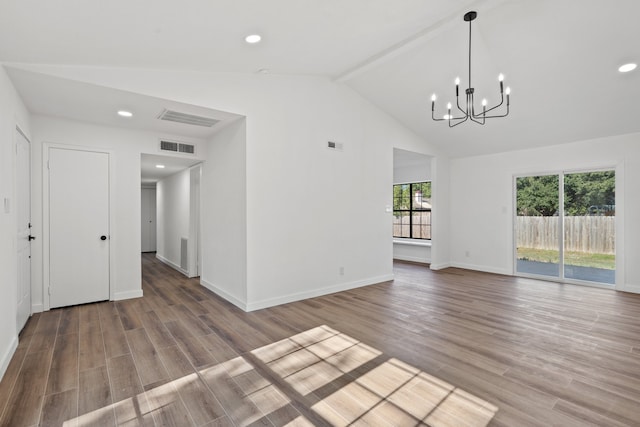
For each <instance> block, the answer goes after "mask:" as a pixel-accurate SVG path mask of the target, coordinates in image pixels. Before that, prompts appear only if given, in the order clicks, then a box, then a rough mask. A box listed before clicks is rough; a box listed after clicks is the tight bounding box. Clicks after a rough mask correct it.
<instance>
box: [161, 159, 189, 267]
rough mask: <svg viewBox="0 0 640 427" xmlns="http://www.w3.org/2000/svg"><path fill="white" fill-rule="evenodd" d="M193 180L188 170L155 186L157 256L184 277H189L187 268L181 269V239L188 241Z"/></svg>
mask: <svg viewBox="0 0 640 427" xmlns="http://www.w3.org/2000/svg"><path fill="white" fill-rule="evenodd" d="M190 181H191V173H190V170H189V169H185V170H183V171H181V172H178V173H175V174H173V175H170V176H168V177H166V178H164V179H162V180H160V181H158V183H157V184H156V207H157V211H156V212H157V221H158V227H157V252H156V257H157V258H159V259H160V260H161V261H163V262H165V263H167V264H169V265H171V266H172V267H173V268H175V269H176V270H178V271H180V272H182V273H183V274H187V272H188V266H185V267H186V268H184V269H183V268H181V267H180V257H181V248H180V240H181V238H183V237H184V238H186V239H187V240H188V239H189V224H190V200H191V197H190Z"/></svg>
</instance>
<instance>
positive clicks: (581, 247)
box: [516, 216, 616, 254]
mask: <svg viewBox="0 0 640 427" xmlns="http://www.w3.org/2000/svg"><path fill="white" fill-rule="evenodd" d="M516 225H517V227H516V230H517V231H516V233H517V236H516V237H517V240H516V242H517V245H518V247H524V248H534V249H550V250H554V249H558V233H559V224H558V217H557V216H519V217H517V224H516ZM615 235H616V229H615V217H613V216H567V217H565V218H564V240H565V250H566V251H571V252H574V251H575V252H587V253H598V254H614V253H615Z"/></svg>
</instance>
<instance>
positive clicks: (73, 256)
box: [49, 147, 109, 308]
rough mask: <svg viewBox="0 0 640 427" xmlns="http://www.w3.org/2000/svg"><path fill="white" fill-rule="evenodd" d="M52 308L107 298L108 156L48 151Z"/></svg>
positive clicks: (91, 152)
mask: <svg viewBox="0 0 640 427" xmlns="http://www.w3.org/2000/svg"><path fill="white" fill-rule="evenodd" d="M49 294H50V300H49V302H50V307H51V308H53V307H63V306H68V305H75V304H83V303H88V302H94V301H103V300H108V299H109V153H104V152H94V151H83V150H71V149H62V148H53V147H51V148H50V149H49Z"/></svg>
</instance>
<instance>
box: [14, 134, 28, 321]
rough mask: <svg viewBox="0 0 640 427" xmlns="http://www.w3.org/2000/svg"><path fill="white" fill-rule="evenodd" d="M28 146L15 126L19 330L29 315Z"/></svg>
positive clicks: (25, 139)
mask: <svg viewBox="0 0 640 427" xmlns="http://www.w3.org/2000/svg"><path fill="white" fill-rule="evenodd" d="M30 154H31V147H30V144H29V141H28V140H27V138H25V137H24V135H23V134H22V132H20V130H19V129H17V128H16V217H17V225H18V230H17V231H18V247H17V250H18V314H17V319H16V326H17V329H18V332H20V331H21V330H22V328H23V327H24V325H25V323H27V320H28V319H29V316H30V315H31V244H30V236H31V167H30V165H31V160H30V159H31V155H30Z"/></svg>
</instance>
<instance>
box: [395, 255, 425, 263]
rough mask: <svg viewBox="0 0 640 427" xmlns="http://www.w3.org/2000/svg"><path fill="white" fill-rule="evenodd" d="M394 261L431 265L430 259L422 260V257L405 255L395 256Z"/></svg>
mask: <svg viewBox="0 0 640 427" xmlns="http://www.w3.org/2000/svg"><path fill="white" fill-rule="evenodd" d="M393 259H397V260H399V261H409V262H417V263H419V264H430V263H431V260H430V259H426V258H420V257H417V256H405V255H400V256H396V255H394V256H393Z"/></svg>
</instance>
